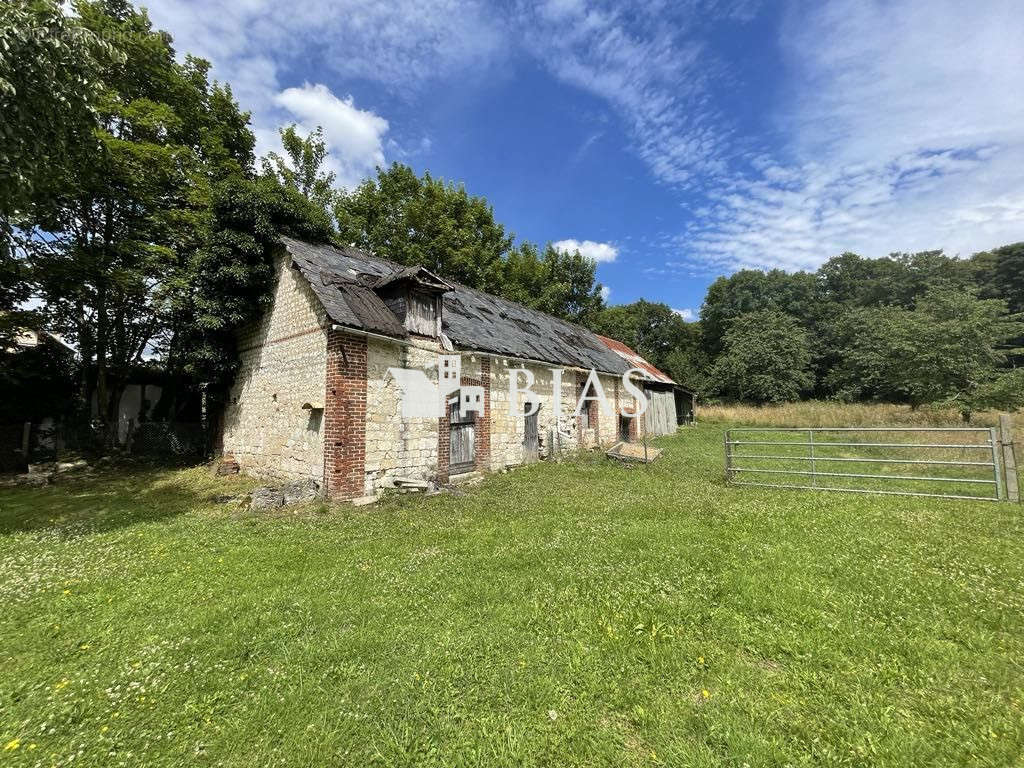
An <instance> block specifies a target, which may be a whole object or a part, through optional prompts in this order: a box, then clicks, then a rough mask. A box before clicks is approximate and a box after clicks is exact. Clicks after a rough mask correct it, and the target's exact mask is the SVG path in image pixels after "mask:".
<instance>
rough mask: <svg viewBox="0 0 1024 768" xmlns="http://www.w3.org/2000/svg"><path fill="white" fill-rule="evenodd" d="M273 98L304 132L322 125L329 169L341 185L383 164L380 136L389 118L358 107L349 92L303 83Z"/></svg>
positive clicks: (386, 128)
mask: <svg viewBox="0 0 1024 768" xmlns="http://www.w3.org/2000/svg"><path fill="white" fill-rule="evenodd" d="M275 102H276V103H277V104H279V105H280V106H281V107H283V108H284V109H286V110H288V112H289V113H290V114H291V115H294V116H295V117H296V118H297V119H298V121H299V123H300V124H301V126H302V129H303V131H304V132H306V133H308V132H309V131H311V130H313V129H315V128H316V126H318V125H320V126H323V129H324V136H325V137H326V140H327V145H328V148H329V149H330V151H331V158H332V161H333V162H332V170H334V171H335V173H336V174H337V176H338V182H339V183H340V184H341V185H342V186H345V187H351V186H354V185H355V184H357V183H358V182H359V181H360V180H362V179H363V178H365V177H366V176H367V175H368V174H370V173H371V172H372V171H373V169H374V167H375V166H377V165H383V164H384V148H383V145H382V138H383V136H384V134H385V133H387V130H388V121H387V120H385V119H384V118H382V117H380V116H379V115H376V114H374V113H373V112H369V111H367V110H363V109H358V108H357V107H356V106H355V105H354V104H353V101H352V97H351V96H349V97H348V98H345V99H339V98H338V97H337V96H335V95H334V94H333V93H331V90H330V88H328V87H327V86H326V85H322V84H317V85H310V84H309V83H306V84H304V85H303V86H302V87H301V88H287V89H285V90H283V91H281V93H279V94H278V95H277V97H276V98H275Z"/></svg>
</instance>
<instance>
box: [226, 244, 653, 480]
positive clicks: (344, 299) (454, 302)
mask: <svg viewBox="0 0 1024 768" xmlns="http://www.w3.org/2000/svg"><path fill="white" fill-rule="evenodd" d="M276 270H277V275H276V283H275V288H274V294H273V301H272V303H271V305H270V308H269V309H268V311H267V312H266V313H265V314H264V316H263V317H262V318H261V319H260V320H259V322H257V323H256V324H254V325H253V326H252V327H250V328H247V329H245V330H244V332H243V333H242V334H241V335H240V339H239V349H240V357H241V367H240V370H239V373H238V376H237V380H236V381H235V383H234V386H233V388H232V389H231V392H230V394H229V399H228V405H227V407H226V409H225V412H224V419H223V430H222V444H223V451H224V454H225V456H226V457H230V458H232V459H233V460H234V461H237V462H238V464H239V465H240V466H241V468H242V470H243V471H246V472H249V473H252V474H256V475H260V476H265V477H271V478H279V479H290V480H294V479H307V478H311V479H313V480H315V481H316V482H317V483H318V484H319V485H320V486H321V488H322V489H323V490H324V492H325V493H326V494H327V495H328V496H330V497H332V498H335V499H345V500H363V499H370V498H373V497H374V496H376V495H378V494H379V493H381V492H382V491H383V490H385V489H387V488H392V487H395V486H396V485H403V484H415V483H417V482H429V481H437V482H447V481H449V480H454V479H457V478H459V477H466V476H472V474H473V473H479V472H489V471H495V470H500V469H502V468H504V467H508V466H512V465H518V464H522V463H526V462H530V461H536V460H539V459H542V458H546V457H551V456H554V455H556V454H558V453H560V452H570V451H575V450H578V449H581V448H589V447H598V446H610V445H611V444H613V443H614V442H616V441H617V440H619V439H621V437H622V436H625V435H626V434H634V435H635V434H637V431H638V430H643V429H644V428H645V427H644V425H643V423H642V422H643V420H642V419H630V418H624V417H623V416H622V415H621V413H622V412H625V413H633V412H634V409H635V408H636V402H635V400H634V398H633V397H632V396H631V395H630V394H629V393H628V392H627V391H626V389H625V386H624V382H623V379H622V375H623V374H624V373H625V372H627V371H628V370H629V369H631V368H634V367H635V365H634V364H633V363H632V362H631V361H630V360H628V359H627V358H626V357H624V356H623V355H622V354H620V353H617V352H616V351H613V350H612V349H611V348H609V346H608V345H607V344H606V343H605V342H604V341H602V339H601V338H600V337H598V336H596V335H595V334H593V333H591V332H589V331H587V330H585V329H583V328H581V327H579V326H576V325H573V324H571V323H567V322H564V321H562V320H558V319H556V318H553V317H550V316H548V315H545V314H543V313H540V312H536V311H533V310H530V309H527V308H525V307H523V306H520V305H518V304H515V303H513V302H509V301H506V300H504V299H501V298H498V297H496V296H491V295H489V294H486V293H482V292H480V291H476V290H473V289H470V288H467V287H465V286H462V285H458V284H452V283H449V282H447V281H445V280H444V279H443V277H440V276H437V275H434V274H432V273H431V272H429V270H426V269H424V268H422V267H413V268H407V267H403V266H401V265H398V264H396V263H394V262H391V261H388V260H386V259H382V258H378V257H375V256H371V255H369V254H366V253H364V252H362V251H359V250H356V249H352V248H346V249H338V248H334V247H331V246H327V245H310V244H308V243H303V242H300V241H297V240H292V239H288V238H284V239H283V240H282V247H281V249H280V253H279V256H278V258H277V262H276ZM442 360H443V361H444V362H443V363H441V362H439V361H442ZM449 364H451V365H452V366H453V368H452V369H451V370H449V369H448V366H449ZM442 369H443V370H442ZM517 370H526V371H529V372H530V373H531V374H532V375H533V378H534V382H533V386H532V389H531V391H532V393H533V394H531V395H526V396H524V397H517V400H518V402H516V403H514V405H513V407H512V409H511V412H510V408H509V398H510V390H509V385H510V379H511V378H512V377H517V378H518V382H519V384H520V385H523V384H525V383H526V382H525V379H526V376H527V374H524V373H517V372H516V371H517ZM591 371H596V379H597V382H596V385H597V386H600V387H601V388H602V389H603V391H604V394H605V395H606V397H607V400H608V401H609V406H610V408H609V409H608V411H605V410H604V409H601V408H600V407H599V406H598V403H597V401H596V400H589V401H586V402H585V405H584V407H583V408H582V409H581V412H580V413H579V414H578V415H577V414H575V413H574V411H575V410H576V406H577V399H578V397H579V396H580V394H581V392H582V393H583V394H584V395H589V396H593V395H594V394H595V393H594V392H593V391H590V390H593V389H594V387H595V383H594V382H593V381H591V386H590V390H588V391H585V392H584V388H585V387H586V383H587V381H588V376H590V375H591ZM645 376H646V375H645V374H641V375H640V376H639V377H638V378H645ZM559 377H560V378H561V382H560V383H559V382H558V379H559ZM647 378H653V376H651V377H647ZM413 379H415V380H417V381H422V382H424V383H425V385H426V386H428V387H430V388H432V390H431V391H438V390H439V391H440V395H441V397H442V400H441V401H439V404H438V406H437V412H436V413H431V414H429V415H420V416H409V415H407V414H403V399H402V398H403V394H404V392H403V384H402V381H406V382H408V381H411V380H413ZM446 394H447V395H448V396H447V397H445V395H446ZM460 397H461V399H462V405H463V406H465V407H461V406H460V400H459V398H460ZM556 397H557V398H558V401H560V402H561V409H560V414H556V411H557V410H559V409H556V408H555V403H556V400H555V398H556ZM531 401H537V403H534V402H531ZM407 402H408V401H407ZM476 403H480V404H481V405H476ZM535 404H539V408H537V409H536V412H535V413H533V414H532V415H531V414H529V412H530V411H532V410H534V408H533V406H534V405H535ZM406 407H408V405H407V406H406ZM471 408H475V409H476V410H475V411H474V410H468V409H471Z"/></svg>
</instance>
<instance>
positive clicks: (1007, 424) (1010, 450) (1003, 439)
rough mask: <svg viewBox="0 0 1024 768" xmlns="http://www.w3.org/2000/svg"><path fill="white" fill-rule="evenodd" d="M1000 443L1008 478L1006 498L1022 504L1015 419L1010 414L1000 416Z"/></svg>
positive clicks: (1004, 472)
mask: <svg viewBox="0 0 1024 768" xmlns="http://www.w3.org/2000/svg"><path fill="white" fill-rule="evenodd" d="M999 442H1000V443H1001V445H1002V450H1003V474H1004V475H1005V476H1006V498H1007V500H1008V501H1013V502H1017V503H1020V487H1019V485H1018V484H1017V457H1016V456H1015V455H1014V453H1015V452H1014V445H1013V417H1012V416H1010V414H1008V413H1001V414H999Z"/></svg>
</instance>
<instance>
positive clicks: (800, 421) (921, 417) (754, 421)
mask: <svg viewBox="0 0 1024 768" xmlns="http://www.w3.org/2000/svg"><path fill="white" fill-rule="evenodd" d="M697 419H698V421H710V422H729V423H732V424H749V425H751V426H757V427H761V426H764V427H962V426H972V427H994V426H996V425H998V424H999V413H998V411H979V412H978V413H975V414H974V416H973V417H972V418H971V423H970V424H967V425H965V424H964V423H963V421H962V420H961V419H960V413H959V411H957V410H956V409H955V408H919V409H917V410H916V411H914V410H911V409H910V406H909V405H890V404H886V403H834V402H828V401H823V400H806V401H804V402H800V403H784V404H782V405H763V406H754V405H698V407H697ZM1014 421H1015V422H1016V427H1017V431H1018V432H1020V430H1021V428H1022V427H1024V414H1017V415H1016V417H1015V419H1014Z"/></svg>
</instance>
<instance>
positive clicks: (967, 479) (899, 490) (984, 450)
mask: <svg viewBox="0 0 1024 768" xmlns="http://www.w3.org/2000/svg"><path fill="white" fill-rule="evenodd" d="M1001 447H1002V446H1001V444H1000V441H999V439H998V438H997V434H996V430H995V429H994V428H993V429H989V428H987V427H951V428H930V427H928V428H926V427H870V428H866V427H834V428H811V429H801V428H757V427H748V428H742V429H729V430H727V431H726V433H725V474H726V481H727V482H728V483H730V484H731V485H745V486H759V487H762V488H793V489H803V490H816V491H845V492H847V493H878V494H889V495H898V496H930V497H934V498H944V499H972V500H979V501H1000V500H1003V499H1007V498H1008V497H1009V498H1013V496H1014V491H1015V489H1011V491H1010V493H1009V494H1008V493H1007V489H1006V488H1004V482H1003V467H1002V453H1003V451H1002V450H1001Z"/></svg>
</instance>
